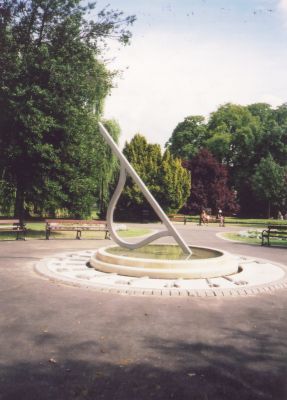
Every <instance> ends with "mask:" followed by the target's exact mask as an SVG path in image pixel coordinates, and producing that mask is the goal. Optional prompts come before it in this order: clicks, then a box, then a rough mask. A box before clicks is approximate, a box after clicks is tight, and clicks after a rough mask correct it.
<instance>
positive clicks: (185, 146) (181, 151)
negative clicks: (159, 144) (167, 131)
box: [166, 115, 207, 160]
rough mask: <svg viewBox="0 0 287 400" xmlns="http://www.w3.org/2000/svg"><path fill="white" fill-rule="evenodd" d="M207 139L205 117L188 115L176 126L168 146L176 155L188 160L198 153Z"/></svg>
mask: <svg viewBox="0 0 287 400" xmlns="http://www.w3.org/2000/svg"><path fill="white" fill-rule="evenodd" d="M206 139H207V129H206V125H205V121H204V117H202V116H200V115H194V116H189V117H186V118H185V119H184V121H182V122H180V123H179V124H178V125H177V126H176V128H175V129H174V131H173V132H172V135H171V137H170V139H169V140H168V142H167V143H166V147H167V148H168V149H169V151H170V152H171V154H172V155H174V156H175V157H179V158H181V159H183V160H185V159H187V160H188V159H191V158H192V157H193V156H195V155H196V154H197V153H198V151H199V150H200V149H201V148H202V146H203V144H204V143H205V140H206Z"/></svg>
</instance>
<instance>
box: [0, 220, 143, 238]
mask: <svg viewBox="0 0 287 400" xmlns="http://www.w3.org/2000/svg"><path fill="white" fill-rule="evenodd" d="M26 228H27V233H26V239H45V238H46V233H45V223H44V222H28V223H27V224H26ZM148 233H150V229H147V228H128V230H126V231H119V232H118V234H119V236H121V237H124V238H125V237H136V236H143V235H147V234H148ZM20 237H21V236H20ZM75 237H76V232H53V233H52V234H51V236H50V238H51V239H53V238H55V239H56V238H58V239H74V238H75ZM104 237H105V232H82V239H104ZM15 238H16V232H15V233H14V232H0V240H3V239H6V240H13V239H15Z"/></svg>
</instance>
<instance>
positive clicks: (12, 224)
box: [0, 219, 26, 240]
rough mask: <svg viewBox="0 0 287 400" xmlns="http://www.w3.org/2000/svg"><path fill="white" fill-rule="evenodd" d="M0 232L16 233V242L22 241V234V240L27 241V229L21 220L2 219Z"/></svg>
mask: <svg viewBox="0 0 287 400" xmlns="http://www.w3.org/2000/svg"><path fill="white" fill-rule="evenodd" d="M0 232H16V240H19V239H20V233H22V234H23V236H22V239H25V234H26V227H25V224H23V223H21V222H20V220H19V219H1V220H0Z"/></svg>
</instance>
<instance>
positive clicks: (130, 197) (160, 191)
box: [118, 134, 190, 217]
mask: <svg viewBox="0 0 287 400" xmlns="http://www.w3.org/2000/svg"><path fill="white" fill-rule="evenodd" d="M123 152H124V154H125V156H126V157H127V159H128V160H129V162H130V163H131V164H132V166H133V167H134V169H135V170H136V172H137V173H138V175H139V176H140V177H141V179H142V180H143V181H144V183H145V184H146V185H147V187H148V189H149V190H150V191H151V193H152V194H153V196H154V197H155V198H156V200H157V201H158V202H159V204H160V206H161V207H162V208H163V209H164V211H166V212H177V211H178V209H180V208H181V207H182V206H183V204H184V203H185V201H186V199H187V197H188V195H189V192H190V175H189V173H188V171H186V170H185V169H184V168H183V167H182V166H181V161H180V160H179V159H178V158H174V157H173V156H172V155H171V154H170V152H169V151H168V150H167V151H166V152H165V153H164V155H162V154H161V149H160V146H159V145H158V144H148V143H147V141H146V139H145V137H144V136H142V135H140V134H136V135H135V136H134V138H133V139H132V140H131V142H130V143H126V144H125V148H124V150H123ZM121 211H122V212H123V211H124V216H125V217H127V216H130V217H132V216H134V217H139V216H140V215H141V214H142V213H143V211H148V212H149V213H150V216H152V217H155V216H154V214H153V211H152V209H151V207H150V205H149V203H148V202H147V201H146V199H145V197H144V196H143V194H142V192H141V190H140V188H139V187H138V186H137V185H136V184H135V183H134V182H133V180H132V179H131V178H128V179H127V183H126V186H125V189H124V191H123V194H122V196H121V198H120V201H119V205H118V215H120V214H121Z"/></svg>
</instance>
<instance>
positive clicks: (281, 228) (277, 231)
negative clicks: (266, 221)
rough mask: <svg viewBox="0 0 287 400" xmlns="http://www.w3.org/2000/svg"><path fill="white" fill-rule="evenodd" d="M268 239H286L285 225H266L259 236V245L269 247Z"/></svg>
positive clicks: (286, 227)
mask: <svg viewBox="0 0 287 400" xmlns="http://www.w3.org/2000/svg"><path fill="white" fill-rule="evenodd" d="M270 238H274V239H287V225H279V224H278V225H268V227H267V229H264V231H262V234H261V245H262V246H264V244H267V245H268V246H270Z"/></svg>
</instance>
